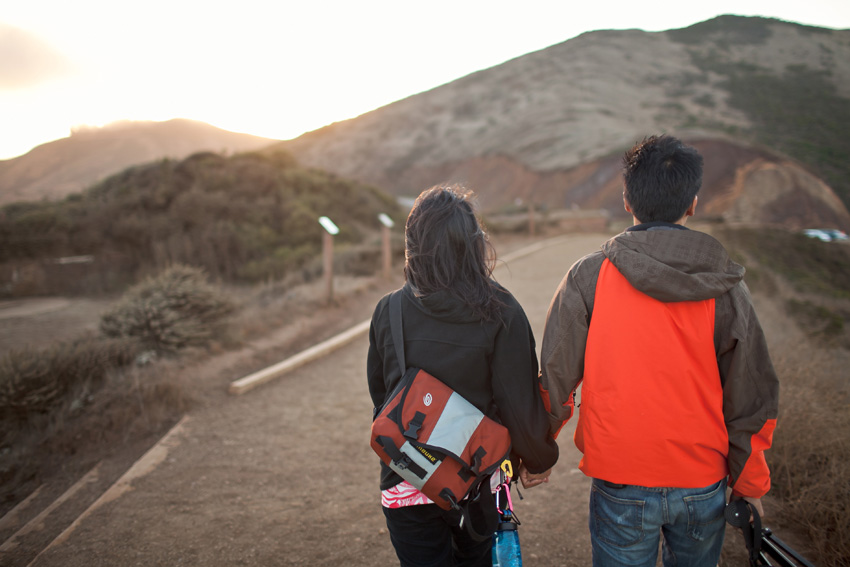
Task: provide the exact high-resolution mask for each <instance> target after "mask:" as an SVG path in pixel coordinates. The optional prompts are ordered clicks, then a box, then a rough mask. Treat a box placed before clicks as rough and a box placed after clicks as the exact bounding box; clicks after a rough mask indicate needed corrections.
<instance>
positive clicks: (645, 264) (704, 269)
mask: <svg viewBox="0 0 850 567" xmlns="http://www.w3.org/2000/svg"><path fill="white" fill-rule="evenodd" d="M602 253H603V254H605V256H606V257H607V258H608V259H609V260H610V261H611V263H612V264H614V266H616V267H617V269H618V270H619V271H620V273H621V274H623V276H624V277H625V278H626V279H627V280H628V281H629V283H630V284H632V286H634V287H635V289H638V290H640V291H642V292H643V293H645V294H647V295H649V296H650V297H653V298H655V299H657V300H659V301H664V302H673V301H702V300H705V299H710V298H714V297H718V296H720V295H722V294H724V293H726V292H727V291H729V290H730V289H731V288H732V287H734V286H735V285H737V284H738V283H739V282H741V281H742V280H743V279H744V267H743V266H741V265H740V264H736V263H735V262H733V261H732V260H731V259H730V258H729V255H728V254H727V253H726V250H725V249H724V248H723V245H722V244H720V242H718V241H717V240H715V239H714V238H713V237H711V236H709V235H708V234H705V233H703V232H697V231H693V230H688V229H686V228H684V227H678V226H677V227H672V226H671V227H667V226H665V227H652V228H649V229H648V230H627V231H626V232H623V233H621V234H618V235H617V236H615V237H614V238H612V239H611V240H609V241H608V242H606V243H605V244H603V245H602Z"/></svg>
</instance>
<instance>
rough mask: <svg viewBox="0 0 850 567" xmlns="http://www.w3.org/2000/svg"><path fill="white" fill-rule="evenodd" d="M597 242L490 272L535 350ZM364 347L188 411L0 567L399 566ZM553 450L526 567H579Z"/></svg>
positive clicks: (582, 493) (570, 455)
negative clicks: (49, 541) (58, 526)
mask: <svg viewBox="0 0 850 567" xmlns="http://www.w3.org/2000/svg"><path fill="white" fill-rule="evenodd" d="M605 238H607V237H606V236H604V235H576V236H570V237H568V238H566V239H564V240H563V241H561V242H560V243H558V244H555V245H551V246H549V247H546V248H543V249H541V250H539V251H537V252H535V253H533V254H531V255H528V256H524V257H521V258H518V259H515V260H512V261H510V262H509V263H508V264H507V265H505V266H502V267H500V268H499V269H498V271H497V273H496V276H497V278H498V279H499V281H500V282H501V283H502V284H504V285H505V286H506V287H507V288H508V289H510V290H511V291H512V292H513V293H514V294H515V295H516V297H517V298H518V300H519V301H520V303H521V304H522V305H523V307H524V308H525V310H526V312H527V314H528V316H529V319H530V321H531V324H532V327H533V329H534V332H535V336H536V337H537V341H538V351H539V343H540V340H541V339H542V327H543V322H544V319H545V315H546V310H547V308H548V304H549V301H550V299H551V297H552V294H553V292H554V290H555V288H556V286H557V284H558V283H559V281H560V279H561V278H562V277H563V275H564V273H565V272H566V270H567V268H568V267H569V266H570V265H571V264H572V263H573V262H574V261H575V260H576V259H578V258H579V257H581V256H582V255H584V254H586V253H588V252H590V251H592V250H594V249H597V248H598V246H599V245H600V244H601V242H602V241H603V240H604V239H605ZM382 293H383V290H373V291H372V292H371V293H370V294H367V295H368V296H369V302H370V305H360V306H359V307H358V308H357V309H355V310H354V311H355V312H358V313H363V312H365V313H367V314H369V313H371V308H372V307H373V306H374V302H372V299H373V297H372V296H378V297H379V296H380V295H381V294H382ZM366 316H367V317H368V315H366ZM349 317H350V315H349ZM356 322H359V321H353V322H352V324H353V323H356ZM367 345H368V339H367V337H366V336H362V337H360V338H358V339H357V340H355V341H354V342H352V343H350V344H349V345H347V346H346V347H343V348H342V349H340V350H337V351H335V352H334V353H332V354H331V355H329V356H327V357H325V358H322V359H320V360H318V361H316V362H314V363H311V364H309V365H307V366H304V367H301V368H300V369H298V370H296V371H294V372H292V373H290V374H288V375H286V376H285V377H283V378H281V379H279V380H276V381H274V382H271V383H269V384H266V385H263V386H261V387H259V388H257V389H256V390H252V391H250V392H248V393H246V394H244V395H242V396H239V397H231V398H227V399H221V400H220V403H208V404H205V405H204V406H203V407H198V408H196V409H193V410H192V411H191V412H190V414H189V415H188V416H187V418H186V419H185V420H184V421H183V422H181V424H180V425H179V426H178V428H177V429H175V430H174V431H173V433H172V434H171V436H170V437H169V438H168V439H167V440H166V442H164V443H161V444H160V445H158V446H157V448H156V449H155V450H154V452H153V453H151V454H149V455H148V456H149V461H148V462H146V464H145V466H144V467H142V468H141V469H140V470H139V474H138V475H137V476H136V477H135V478H133V479H130V480H128V481H127V482H126V483H125V484H124V486H123V488H121V489H120V490H115V492H114V493H110V494H109V495H108V496H107V497H106V498H102V499H101V501H99V502H98V504H96V506H95V508H94V509H92V510H91V511H90V513H88V514H87V515H86V516H85V517H83V518H82V519H81V520H79V521H78V522H77V523H76V524H75V525H73V526H72V529H70V530H69V531H67V532H66V533H64V534H63V535H62V536H60V538H58V539H57V540H56V541H54V544H53V545H52V546H51V547H49V548H48V549H47V550H45V551H44V552H42V553H41V554H40V555H39V556H38V557H37V558H36V559H35V560H34V561H32V562H31V563H30V559H32V558H31V557H28V558H26V559H25V560H24V558H22V557H21V558H18V560H20V561H22V562H20V563H17V562H14V559H13V558H14V556H13V555H8V554H7V555H6V557H5V558H6V559H8V560H10V561H12V562H11V563H8V564H10V565H11V564H15V565H18V564H20V565H28V564H29V565H33V566H35V567H49V566H61V567H77V566H79V567H97V566H107V565H108V566H113V565H140V566H153V565H163V566H165V565H168V566H173V565H205V566H213V567H214V566H231V565H257V566H271V565H304V566H318V565H329V566H330V565H347V566H350V567H366V566H376V565H397V562H396V560H395V555H394V553H393V551H392V547H391V545H390V542H389V537H388V535H387V534H386V528H385V525H384V522H383V516H382V514H381V512H380V499H379V494H378V489H377V480H378V466H377V457H375V456H374V454H372V452H371V450H370V449H369V447H368V429H369V423H370V417H371V410H372V408H371V402H370V399H369V396H368V392H367V389H366V385H365V378H364V368H365V359H366V351H367ZM237 377H238V376H232V375H228V372H227V370H226V369H219V372H218V374H217V375H216V377H214V378H211V379H212V380H214V381H217V382H219V383H220V384H221V388H222V391H223V390H224V389H225V388H226V384H227V383H228V381H229V380H232V379H234V378H237ZM573 425H574V422H573ZM559 444H560V448H561V458H560V461H559V464H558V466H557V467H556V469H555V471H554V473H553V475H552V478H551V480H550V483H549V484H548V485H545V486H543V487H540V488H536V489H534V490H529V491H523V495H524V497H525V498H524V500H522V501H520V500H519V499H518V498H516V497H515V498H514V502H515V506H516V510H517V513H518V515H519V518H520V519H521V520H522V522H523V525H522V527H521V528H520V530H521V531H520V534H521V541H522V549H523V558H524V561H525V565H527V566H529V567H533V566H561V565H563V566H583V565H589V564H590V544H589V536H588V530H587V520H586V517H587V496H588V489H589V480H588V479H587V478H586V477H584V475H583V474H581V473H580V472H579V471H578V470H577V468H576V467H577V464H578V461H579V455H578V452H577V451H576V449H575V447H574V445H573V443H572V431H571V429H570V430H565V431H563V432H562V435H561V438H560V443H559ZM92 500H94V499H92ZM2 559H4V557H3V556H2V555H0V560H2ZM0 562H2V563H3V564H4V565H6V564H7V563H5V562H3V561H0ZM724 565H732V563H728V562H727V563H724Z"/></svg>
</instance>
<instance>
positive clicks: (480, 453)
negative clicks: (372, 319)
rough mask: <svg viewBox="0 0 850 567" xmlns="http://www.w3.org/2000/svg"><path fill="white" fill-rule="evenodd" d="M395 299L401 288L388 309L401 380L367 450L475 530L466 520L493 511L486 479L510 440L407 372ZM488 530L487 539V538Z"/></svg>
mask: <svg viewBox="0 0 850 567" xmlns="http://www.w3.org/2000/svg"><path fill="white" fill-rule="evenodd" d="M401 299H402V292H401V290H398V291H396V292H394V293H393V294H392V296H391V297H390V304H389V310H390V327H391V329H392V335H393V343H394V344H395V350H396V357H397V358H398V361H399V365H400V366H401V371H402V378H401V380H400V382H399V384H398V386H396V387H395V389H394V390H393V391H392V392H391V393H390V394H389V396H388V397H387V399H386V400H385V402H384V405H383V406H382V407H381V410H380V412H379V413H378V416H377V417H376V418H375V419H374V421H373V422H372V435H371V445H372V449H374V450H375V452H376V453H377V454H378V456H379V457H381V460H382V461H383V462H384V463H386V464H387V465H388V466H389V467H390V468H391V469H392V470H393V471H395V472H396V473H398V475H399V476H401V477H402V478H403V479H405V480H406V481H407V482H409V483H410V484H412V485H413V486H415V487H416V488H417V489H418V490H421V491H422V492H423V493H424V494H425V495H426V496H427V497H428V498H430V499H431V500H432V501H433V502H434V503H435V504H437V506H439V507H440V508H443V509H444V510H449V509H455V510H458V511H460V512H462V513H463V514H464V516H463V517H464V518H467V522H468V523H473V522H474V523H479V524H480V523H481V522H479V521H475V520H476V518H474V517H472V516H471V515H470V514H472V515H473V516H474V514H476V513H480V514H483V518H481V520H484V523H485V524H486V523H488V520H489V517H490V516H491V514H490V513H487V512H484V511H483V509H482V507H483V508H487V509H490V508H492V509H493V510H495V501H494V500H493V496H492V493H491V491H490V486H489V483H487V482H485V481H487V480H489V478H490V476H491V475H492V474H493V472H495V471H496V470H498V468H499V465H500V464H501V463H502V461H504V460H505V459H507V458H509V454H510V449H511V438H510V434H509V433H508V430H507V428H506V427H505V426H503V425H502V424H500V423H497V422H496V421H494V420H492V419H490V418H489V417H487V416H486V415H484V413H482V412H481V410H479V409H478V408H476V407H475V406H473V405H472V404H471V403H469V402H468V401H467V400H466V399H464V398H463V397H462V396H461V395H459V394H458V393H457V392H455V391H454V390H452V389H451V388H450V387H449V386H447V385H446V384H444V383H443V382H441V381H440V380H438V379H437V378H435V377H434V376H431V375H430V374H428V373H427V372H425V371H424V370H422V369H420V368H407V365H406V364H405V360H404V338H403V336H402V320H401ZM470 493H471V496H470V498H469V499H467V501H472V502H473V503H475V508H476V509H475V510H470V508H472V506H461V505H460V503H461V501H462V500H463V499H464V498H465V497H466V496H467V495H468V494H470ZM491 504H492V505H491ZM492 516H494V517H495V514H492ZM461 523H463V520H461ZM470 527H472V526H470ZM489 528H490V526H486V527H485V531H484V532H483V533H484V534H486V535H485V536H486V537H490V534H492V531H493V530H491V529H489ZM488 531H489V533H487V532H488Z"/></svg>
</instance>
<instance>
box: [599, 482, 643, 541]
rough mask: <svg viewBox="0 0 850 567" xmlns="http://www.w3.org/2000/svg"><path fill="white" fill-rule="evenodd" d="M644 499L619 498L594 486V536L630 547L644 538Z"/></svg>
mask: <svg viewBox="0 0 850 567" xmlns="http://www.w3.org/2000/svg"><path fill="white" fill-rule="evenodd" d="M643 507H644V501H643V500H631V499H625V498H617V497H616V496H612V495H610V494H608V493H607V492H605V491H603V490H601V489H600V488H598V487H596V486H593V487H592V488H591V492H590V513H591V516H592V518H593V528H594V532H595V533H594V534H593V535H594V537H596V538H598V539H599V540H600V541H604V542H605V543H608V544H610V545H613V546H616V547H629V546H632V545H635V544H636V543H639V542H641V541H642V540H643V539H644V533H643Z"/></svg>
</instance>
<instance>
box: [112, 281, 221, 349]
mask: <svg viewBox="0 0 850 567" xmlns="http://www.w3.org/2000/svg"><path fill="white" fill-rule="evenodd" d="M232 311H233V304H232V302H231V301H230V299H229V298H228V297H227V296H226V294H225V293H224V292H223V291H222V290H221V289H220V288H218V287H216V286H213V285H212V284H210V283H209V282H208V281H207V277H206V274H205V273H204V272H203V271H202V270H200V269H198V268H194V267H190V266H183V265H175V266H172V267H170V268H168V269H166V270H165V271H164V272H162V273H161V274H159V275H158V276H155V277H150V278H147V279H146V280H144V281H143V282H141V283H140V284H138V285H136V286H134V287H132V288H131V289H130V290H129V291H127V293H126V294H125V295H124V296H123V297H122V298H121V300H120V301H119V302H118V303H117V304H116V305H115V306H114V307H112V308H111V309H109V310H108V311H107V312H106V313H104V314H103V316H102V317H101V320H100V330H101V332H102V333H103V334H104V335H106V336H107V337H135V338H138V339H139V340H140V341H141V342H142V344H143V345H144V346H145V347H147V348H153V349H156V350H158V351H175V350H178V349H181V348H183V347H187V346H192V345H204V344H206V343H208V342H209V341H210V340H211V339H213V338H215V337H216V336H217V335H218V334H219V333H220V332H221V331H223V329H224V323H225V318H226V317H227V315H229V314H230V313H231V312H232Z"/></svg>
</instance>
